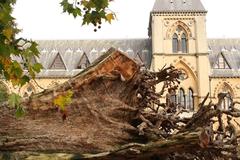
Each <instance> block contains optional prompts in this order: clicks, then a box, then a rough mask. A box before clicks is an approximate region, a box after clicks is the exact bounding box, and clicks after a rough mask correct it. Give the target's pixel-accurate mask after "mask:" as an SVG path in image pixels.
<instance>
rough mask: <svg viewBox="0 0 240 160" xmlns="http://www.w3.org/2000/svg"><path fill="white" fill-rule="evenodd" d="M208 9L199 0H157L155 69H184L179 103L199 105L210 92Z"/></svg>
mask: <svg viewBox="0 0 240 160" xmlns="http://www.w3.org/2000/svg"><path fill="white" fill-rule="evenodd" d="M206 13H207V11H206V10H205V8H204V7H203V5H202V3H201V1H200V0H156V1H155V4H154V7H153V9H152V12H151V15H150V23H149V36H150V38H151V39H152V54H153V59H152V66H151V69H152V70H158V69H161V68H162V67H163V66H164V65H174V66H175V67H177V68H179V69H180V70H182V72H183V73H184V75H183V76H182V79H183V81H182V83H181V86H180V89H179V91H178V96H177V97H178V103H181V104H182V105H185V106H186V108H188V107H192V105H194V106H197V105H198V104H199V102H200V101H201V100H202V99H203V98H204V96H205V95H206V94H207V93H208V92H209V72H210V64H209V59H208V46H207V34H206Z"/></svg>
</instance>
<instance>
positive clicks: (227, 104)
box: [220, 84, 233, 110]
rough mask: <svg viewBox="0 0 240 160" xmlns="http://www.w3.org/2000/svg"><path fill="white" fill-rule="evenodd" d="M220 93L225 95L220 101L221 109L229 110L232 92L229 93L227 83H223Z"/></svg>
mask: <svg viewBox="0 0 240 160" xmlns="http://www.w3.org/2000/svg"><path fill="white" fill-rule="evenodd" d="M220 93H225V94H226V96H225V97H224V99H223V101H222V103H221V109H223V110H229V109H230V108H229V107H230V106H231V104H232V101H233V99H232V97H233V96H232V95H233V94H231V93H232V92H231V89H230V86H228V84H224V86H223V88H222V90H221V92H220Z"/></svg>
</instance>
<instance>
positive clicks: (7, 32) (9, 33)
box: [3, 28, 13, 40]
mask: <svg viewBox="0 0 240 160" xmlns="http://www.w3.org/2000/svg"><path fill="white" fill-rule="evenodd" d="M3 35H4V36H5V37H6V38H7V39H8V40H11V37H12V36H13V29H12V28H6V29H4V30H3Z"/></svg>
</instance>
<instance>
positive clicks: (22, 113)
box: [15, 106, 26, 118]
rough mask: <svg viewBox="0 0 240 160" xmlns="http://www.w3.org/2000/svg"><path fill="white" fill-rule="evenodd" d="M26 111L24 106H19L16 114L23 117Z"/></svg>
mask: <svg viewBox="0 0 240 160" xmlns="http://www.w3.org/2000/svg"><path fill="white" fill-rule="evenodd" d="M25 113H26V111H25V109H24V108H23V107H22V106H18V107H17V109H16V112H15V116H16V117H17V118H21V117H23V116H24V115H25Z"/></svg>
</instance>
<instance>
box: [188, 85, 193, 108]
mask: <svg viewBox="0 0 240 160" xmlns="http://www.w3.org/2000/svg"><path fill="white" fill-rule="evenodd" d="M187 109H189V110H191V111H193V110H194V97H193V90H192V89H191V88H190V89H189V90H188V104H187Z"/></svg>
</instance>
